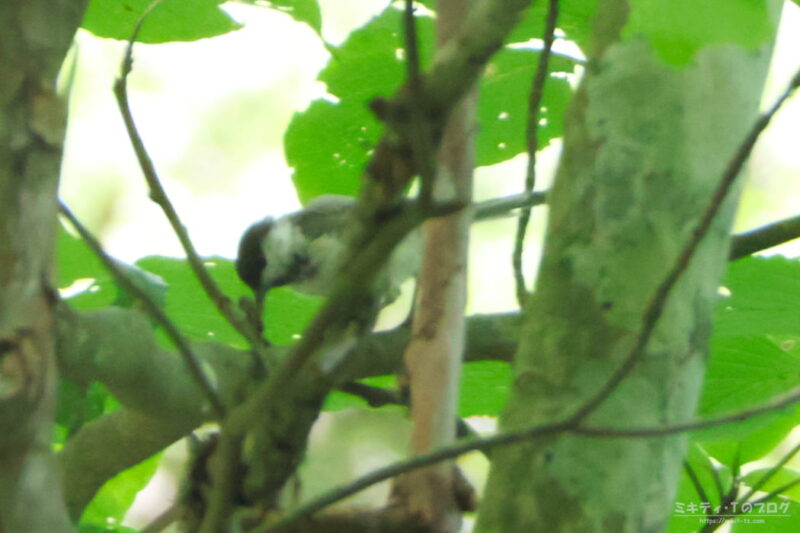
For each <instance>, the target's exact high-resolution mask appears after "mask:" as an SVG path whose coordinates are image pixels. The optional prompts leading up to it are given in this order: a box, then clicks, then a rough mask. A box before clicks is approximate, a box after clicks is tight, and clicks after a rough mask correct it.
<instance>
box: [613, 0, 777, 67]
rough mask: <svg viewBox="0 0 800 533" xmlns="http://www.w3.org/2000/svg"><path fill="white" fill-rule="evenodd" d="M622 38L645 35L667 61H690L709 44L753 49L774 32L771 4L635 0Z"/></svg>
mask: <svg viewBox="0 0 800 533" xmlns="http://www.w3.org/2000/svg"><path fill="white" fill-rule="evenodd" d="M630 6H631V10H630V14H629V16H628V23H627V25H626V26H625V29H624V30H623V35H624V36H625V37H626V38H631V37H635V36H640V35H642V36H644V37H645V38H647V39H648V41H649V42H650V44H651V45H652V46H653V48H654V49H655V50H656V52H657V53H658V55H659V56H660V57H661V58H662V59H663V60H664V61H665V62H666V63H668V64H670V65H674V66H683V65H687V64H689V63H690V62H691V61H692V59H693V58H694V55H695V54H696V53H697V52H698V51H699V50H701V49H702V48H705V47H707V46H710V45H715V44H736V45H739V46H742V47H744V48H746V49H748V50H756V49H758V48H759V47H761V46H763V45H764V44H766V43H768V42H769V40H770V39H771V38H772V35H773V33H774V23H773V20H772V14H771V12H770V11H771V8H770V3H769V2H765V1H763V0H703V1H702V2H698V1H697V0H669V1H665V0H635V1H632V2H630Z"/></svg>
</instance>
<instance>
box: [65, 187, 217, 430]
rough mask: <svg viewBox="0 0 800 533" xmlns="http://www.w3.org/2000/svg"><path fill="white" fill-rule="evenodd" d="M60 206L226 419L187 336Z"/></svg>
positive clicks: (69, 213) (67, 211) (215, 408)
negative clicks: (184, 335)
mask: <svg viewBox="0 0 800 533" xmlns="http://www.w3.org/2000/svg"><path fill="white" fill-rule="evenodd" d="M58 206H59V210H60V211H61V213H62V214H63V215H64V216H65V217H66V218H67V220H69V222H70V224H72V226H73V227H74V228H75V230H76V231H77V232H78V234H80V236H81V238H82V239H83V240H84V241H85V242H86V244H87V246H89V248H90V249H91V250H92V252H94V254H95V255H97V257H98V258H99V259H100V261H101V262H102V263H103V265H104V266H105V267H106V269H108V271H109V272H110V273H111V275H113V276H114V278H115V279H116V280H117V283H119V284H120V285H121V286H122V288H123V289H125V290H126V291H127V292H128V293H130V294H131V295H132V296H134V297H136V298H137V299H139V301H141V302H142V305H143V306H144V308H145V310H146V311H147V313H148V314H149V315H150V316H152V317H153V319H154V320H155V321H156V322H158V324H159V325H160V326H161V327H163V328H164V331H165V332H166V334H167V336H168V337H169V338H170V340H172V342H173V343H174V344H175V347H176V348H177V349H178V352H179V353H180V354H181V356H182V357H183V360H184V361H185V363H186V366H187V367H188V368H189V372H190V373H191V374H192V377H193V378H194V380H195V382H196V383H197V385H198V386H199V387H200V388H201V389H202V391H203V392H204V393H205V395H206V397H207V398H208V401H209V403H210V404H211V407H212V408H213V409H214V413H215V414H216V416H217V418H218V419H220V420H221V419H222V418H223V417H224V416H225V406H224V404H223V403H222V400H221V399H220V397H219V395H218V394H217V391H216V389H215V388H214V386H213V385H212V384H211V379H210V378H209V377H208V376H206V374H205V372H204V371H203V367H202V366H201V365H200V360H199V359H198V358H197V356H196V355H195V354H194V352H193V351H192V349H191V347H190V346H189V343H188V342H187V341H186V339H185V338H184V337H183V334H181V332H180V331H179V330H178V328H177V327H176V326H175V324H173V323H172V321H171V320H170V319H169V317H168V316H167V315H166V314H165V313H164V311H162V310H161V308H160V307H159V306H158V305H157V304H156V303H155V302H154V301H153V299H152V298H150V295H149V294H147V292H146V291H144V290H142V288H141V287H139V285H138V284H137V283H135V282H134V281H132V280H131V279H130V278H129V277H128V276H127V275H126V274H125V273H124V272H123V271H122V269H120V268H119V267H118V266H117V264H116V263H115V261H114V259H112V258H111V257H110V256H109V255H108V254H106V252H105V251H104V250H103V247H102V246H101V245H100V243H99V242H98V241H97V239H95V238H94V236H93V235H92V234H91V233H90V232H89V230H88V229H86V227H85V226H84V225H83V224H82V223H81V222H80V220H78V219H77V217H76V216H75V215H74V214H73V213H72V211H70V209H69V208H68V207H67V206H66V205H65V204H64V203H63V202H62V201H60V200H59V203H58Z"/></svg>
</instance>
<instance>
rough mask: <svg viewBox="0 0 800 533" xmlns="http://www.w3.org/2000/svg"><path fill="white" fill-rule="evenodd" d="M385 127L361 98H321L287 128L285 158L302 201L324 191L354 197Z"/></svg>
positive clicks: (295, 117) (296, 117)
mask: <svg viewBox="0 0 800 533" xmlns="http://www.w3.org/2000/svg"><path fill="white" fill-rule="evenodd" d="M380 131H381V127H380V124H379V123H378V121H377V120H376V119H375V117H374V116H372V114H371V113H370V112H369V111H368V110H367V108H366V106H364V105H363V103H361V102H357V103H353V102H340V103H338V104H334V103H332V102H328V101H326V100H317V101H316V102H314V103H312V104H311V107H309V108H308V109H307V110H306V111H304V112H303V113H298V114H295V116H294V118H293V119H292V122H291V124H290V125H289V128H288V129H287V130H286V137H285V139H284V149H285V150H286V161H287V162H288V163H289V166H291V167H292V168H293V169H294V173H293V175H292V179H293V180H294V185H295V188H296V189H297V195H298V197H299V198H300V201H301V202H303V203H306V202H308V201H309V200H310V199H311V198H314V197H315V196H319V195H320V194H347V195H355V194H356V193H357V192H358V188H359V186H360V184H361V181H360V179H361V171H362V170H363V169H364V165H365V164H366V161H367V159H368V157H369V153H370V149H371V147H372V146H374V145H375V143H376V142H377V140H378V138H379V136H380Z"/></svg>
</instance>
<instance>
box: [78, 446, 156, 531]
mask: <svg viewBox="0 0 800 533" xmlns="http://www.w3.org/2000/svg"><path fill="white" fill-rule="evenodd" d="M160 462H161V454H160V453H159V454H156V455H154V456H152V457H150V458H148V459H146V460H144V461H142V462H141V463H139V464H138V465H136V466H134V467H132V468H129V469H127V470H125V471H124V472H121V473H119V474H117V475H116V476H114V477H113V478H111V479H110V480H109V481H108V482H106V484H105V485H103V487H102V488H101V489H100V490H99V491H98V493H97V495H96V496H95V497H94V498H93V499H92V501H91V503H90V504H89V505H88V507H87V508H86V510H85V511H84V512H83V516H81V524H87V525H89V524H91V525H95V526H101V525H106V526H108V525H112V526H114V525H117V524H119V523H120V522H122V519H123V518H125V513H127V512H128V509H129V508H130V506H131V505H132V504H133V500H134V499H135V498H136V494H137V493H138V492H139V491H140V490H142V489H143V488H144V487H145V486H146V485H147V483H148V482H149V481H150V479H151V478H152V477H153V474H155V473H156V470H157V469H158V464H159V463H160ZM106 531H108V530H106ZM111 531H117V529H111ZM119 531H121V530H119Z"/></svg>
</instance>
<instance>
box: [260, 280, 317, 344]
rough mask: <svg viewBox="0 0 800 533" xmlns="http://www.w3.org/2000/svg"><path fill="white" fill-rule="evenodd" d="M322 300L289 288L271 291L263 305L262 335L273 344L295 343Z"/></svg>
mask: <svg viewBox="0 0 800 533" xmlns="http://www.w3.org/2000/svg"><path fill="white" fill-rule="evenodd" d="M322 303H323V299H322V298H320V297H319V296H312V295H308V294H303V293H300V292H297V291H295V290H293V289H291V288H290V287H280V288H277V289H273V290H271V291H270V292H269V294H268V295H267V298H266V301H265V305H264V334H265V335H266V337H267V338H268V339H269V341H270V342H271V343H273V344H277V345H282V346H285V345H289V344H293V343H295V342H296V341H297V340H298V339H299V338H300V335H301V334H302V333H303V331H304V330H305V329H306V326H308V324H309V322H311V319H312V318H314V315H315V314H316V312H317V311H318V310H319V308H320V307H321V306H322Z"/></svg>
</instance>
